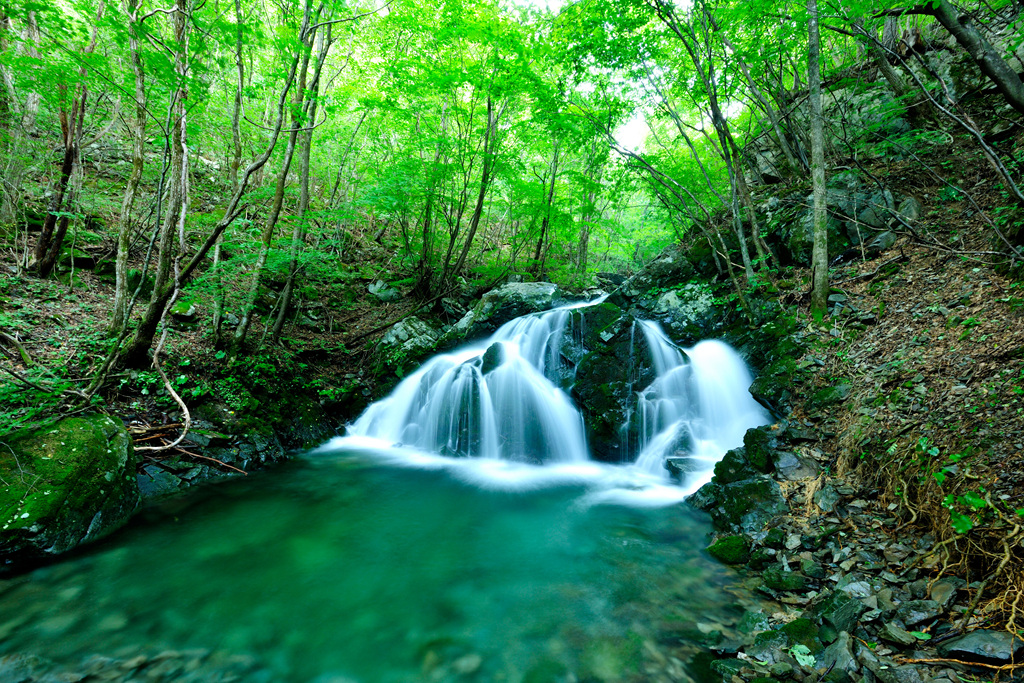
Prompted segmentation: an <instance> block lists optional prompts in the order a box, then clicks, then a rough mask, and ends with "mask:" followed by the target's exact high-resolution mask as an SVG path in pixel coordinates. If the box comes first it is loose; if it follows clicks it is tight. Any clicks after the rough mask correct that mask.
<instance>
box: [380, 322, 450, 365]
mask: <svg viewBox="0 0 1024 683" xmlns="http://www.w3.org/2000/svg"><path fill="white" fill-rule="evenodd" d="M440 336H441V333H440V331H439V330H437V329H435V328H434V327H433V326H431V325H430V323H428V322H426V321H425V320H421V319H419V318H416V317H409V318H406V319H405V320H402V321H400V322H397V323H395V324H394V325H392V326H391V327H389V328H388V331H387V332H385V333H384V336H383V337H381V340H380V341H379V342H378V343H377V348H376V361H377V367H376V368H375V373H376V374H388V373H395V374H396V375H397V376H398V377H402V376H404V375H405V374H406V373H408V372H409V371H411V370H413V369H414V368H416V367H417V366H418V365H419V364H420V363H421V362H423V360H424V359H425V358H427V357H428V356H430V355H432V354H433V353H434V351H435V348H436V347H437V342H438V338H439V337H440Z"/></svg>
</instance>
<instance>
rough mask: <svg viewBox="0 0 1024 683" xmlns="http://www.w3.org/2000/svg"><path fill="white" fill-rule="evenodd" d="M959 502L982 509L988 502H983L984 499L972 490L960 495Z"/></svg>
mask: <svg viewBox="0 0 1024 683" xmlns="http://www.w3.org/2000/svg"><path fill="white" fill-rule="evenodd" d="M960 502H961V503H963V504H964V505H967V506H969V507H972V508H974V509H975V510H984V509H985V508H986V507H988V503H986V502H985V499H984V498H982V497H981V496H979V495H978V494H977V493H974V492H973V491H968V492H967V493H965V494H964V495H962V496H960Z"/></svg>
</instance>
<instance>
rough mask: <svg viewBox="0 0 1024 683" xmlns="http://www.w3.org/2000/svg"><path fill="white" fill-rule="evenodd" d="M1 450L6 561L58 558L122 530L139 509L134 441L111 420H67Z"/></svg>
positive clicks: (0, 545) (0, 546) (0, 547)
mask: <svg viewBox="0 0 1024 683" xmlns="http://www.w3.org/2000/svg"><path fill="white" fill-rule="evenodd" d="M7 446H8V447H9V450H8V448H3V449H0V470H2V472H0V477H2V479H3V482H4V486H3V488H0V518H2V525H3V528H2V530H0V558H2V561H3V564H4V565H5V566H13V565H17V564H19V563H20V562H22V561H30V560H33V559H37V558H41V557H46V556H51V555H58V554H60V553H64V552H67V551H68V550H71V549H72V548H74V547H76V546H78V545H80V544H82V543H85V542H87V541H92V540H95V539H97V538H100V537H102V536H105V535H106V534H109V533H110V532H112V531H114V530H115V529H118V528H120V527H121V526H122V525H123V524H124V523H125V522H126V521H128V518H129V517H130V516H131V514H132V513H133V512H134V511H135V508H136V507H137V506H138V504H139V500H140V497H139V487H138V484H137V482H136V479H135V453H134V450H133V448H132V440H131V437H130V436H129V435H128V432H127V431H126V430H125V428H124V426H123V425H122V424H121V423H120V421H119V420H115V419H113V418H110V417H108V416H106V415H86V416H82V417H73V418H66V419H64V420H61V421H60V422H58V423H56V424H54V425H51V426H49V427H43V428H41V429H39V430H37V431H35V432H32V433H29V434H24V435H21V436H18V437H15V438H13V439H10V440H9V441H8V442H7Z"/></svg>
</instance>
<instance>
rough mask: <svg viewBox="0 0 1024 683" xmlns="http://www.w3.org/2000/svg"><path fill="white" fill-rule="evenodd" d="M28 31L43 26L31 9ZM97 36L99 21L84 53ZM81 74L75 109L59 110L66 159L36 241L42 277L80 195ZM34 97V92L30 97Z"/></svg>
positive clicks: (28, 110) (84, 95) (28, 111)
mask: <svg viewBox="0 0 1024 683" xmlns="http://www.w3.org/2000/svg"><path fill="white" fill-rule="evenodd" d="M103 13H104V5H103V3H102V2H101V3H100V5H99V9H98V10H97V11H96V20H97V22H96V23H99V21H100V20H102V19H103ZM28 31H29V36H30V37H32V36H33V35H34V38H33V40H35V41H38V36H39V27H38V25H37V24H36V23H35V14H34V13H32V12H30V13H29V29H28ZM96 36H97V29H96V24H94V25H93V28H92V36H91V40H90V41H89V44H88V45H87V46H86V47H85V49H84V50H82V52H83V54H86V55H88V54H92V53H93V52H94V51H95V50H96ZM78 75H79V77H80V79H81V80H80V83H79V85H78V89H77V92H76V94H75V96H74V97H73V98H72V102H71V111H70V112H69V111H68V110H67V108H66V107H61V109H60V112H59V116H60V128H61V133H62V134H63V137H64V160H63V162H62V163H61V168H60V177H59V178H58V180H57V191H56V193H55V194H54V198H53V201H52V202H50V210H49V211H48V212H47V215H46V220H45V221H43V229H42V232H41V233H40V234H39V241H38V242H36V249H35V267H36V269H37V271H38V273H39V276H40V277H46V276H48V275H49V274H50V272H52V271H53V268H54V266H55V265H56V264H57V259H58V257H59V256H60V250H61V247H62V246H63V243H64V235H65V234H66V233H67V229H68V223H69V222H70V218H71V209H72V208H73V204H74V199H75V195H76V193H75V192H74V190H73V189H72V190H71V191H70V192H69V184H70V183H71V180H72V174H73V173H75V172H76V171H78V172H81V168H80V167H81V149H80V147H81V143H82V129H83V128H84V126H85V106H86V103H87V102H88V99H89V89H88V86H87V85H86V82H85V76H86V69H85V67H84V66H83V67H80V68H79V70H78ZM58 88H59V90H60V91H61V92H66V86H58ZM31 97H32V96H31V95H30V100H31ZM33 106H34V107H35V108H36V109H38V106H39V103H38V101H36V102H35V104H34V105H31V104H30V103H26V105H25V116H30V115H31V117H32V119H33V120H32V121H31V126H25V129H26V131H27V130H31V127H32V126H34V125H35V121H34V118H35V112H34V111H32V109H33ZM25 123H26V121H25V119H24V118H23V119H22V124H23V125H25ZM58 218H59V222H58Z"/></svg>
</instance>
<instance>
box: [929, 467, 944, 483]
mask: <svg viewBox="0 0 1024 683" xmlns="http://www.w3.org/2000/svg"><path fill="white" fill-rule="evenodd" d="M932 476H933V477H935V482H936V483H937V484H938V485H939V486H942V484H943V482H945V481H946V471H945V470H943V471H942V472H933V473H932Z"/></svg>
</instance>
